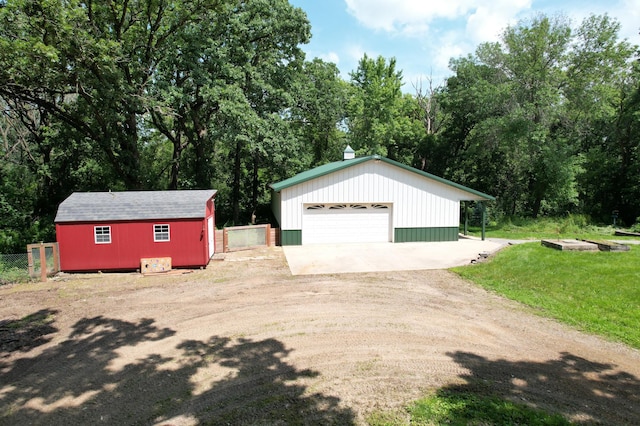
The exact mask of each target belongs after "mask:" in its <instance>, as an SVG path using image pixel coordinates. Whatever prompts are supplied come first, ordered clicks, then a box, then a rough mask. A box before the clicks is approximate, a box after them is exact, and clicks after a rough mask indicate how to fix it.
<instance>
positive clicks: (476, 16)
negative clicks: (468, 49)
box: [466, 0, 531, 43]
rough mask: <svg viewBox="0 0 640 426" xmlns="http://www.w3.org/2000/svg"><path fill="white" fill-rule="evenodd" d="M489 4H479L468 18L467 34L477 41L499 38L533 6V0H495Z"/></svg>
mask: <svg viewBox="0 0 640 426" xmlns="http://www.w3.org/2000/svg"><path fill="white" fill-rule="evenodd" d="M489 4H490V5H488V6H484V5H483V6H478V7H477V8H476V9H475V11H474V12H473V13H472V14H471V15H470V16H469V18H468V19H467V28H466V32H467V35H468V36H469V37H470V38H471V39H472V40H474V41H475V42H476V43H481V42H485V41H496V40H498V39H499V38H500V34H501V33H502V31H503V30H504V29H505V28H506V27H507V26H508V25H513V24H515V23H516V21H517V16H518V15H519V14H522V13H523V12H526V11H528V10H529V9H530V8H531V0H494V1H493V2H491V3H489Z"/></svg>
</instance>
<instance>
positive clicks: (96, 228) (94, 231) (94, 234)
mask: <svg viewBox="0 0 640 426" xmlns="http://www.w3.org/2000/svg"><path fill="white" fill-rule="evenodd" d="M98 229H100V230H101V233H100V234H99V235H98ZM104 229H107V230H108V232H107V233H104ZM98 236H100V237H105V236H107V237H109V241H98ZM93 241H94V242H95V243H96V244H111V226H94V227H93Z"/></svg>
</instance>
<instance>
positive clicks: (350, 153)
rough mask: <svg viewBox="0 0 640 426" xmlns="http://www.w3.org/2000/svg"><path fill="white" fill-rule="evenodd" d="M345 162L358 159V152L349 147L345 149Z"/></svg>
mask: <svg viewBox="0 0 640 426" xmlns="http://www.w3.org/2000/svg"><path fill="white" fill-rule="evenodd" d="M343 155H344V156H343V157H342V158H343V160H353V159H354V158H356V152H355V151H354V150H353V148H351V147H350V146H349V145H347V147H346V148H345V149H344V153H343Z"/></svg>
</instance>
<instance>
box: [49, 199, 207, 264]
mask: <svg viewBox="0 0 640 426" xmlns="http://www.w3.org/2000/svg"><path fill="white" fill-rule="evenodd" d="M216 192H217V191H215V190H193V191H126V192H75V193H73V194H71V195H70V196H69V198H67V199H66V200H64V201H63V202H62V203H61V204H60V206H59V207H58V214H57V215H56V218H55V224H56V236H57V240H58V246H59V249H60V269H61V270H62V271H67V272H69V271H106V270H134V269H139V268H140V260H141V259H144V258H164V257H170V258H171V265H172V267H178V268H180V267H201V266H205V265H207V263H208V262H209V259H210V258H211V256H213V253H214V249H215V240H214V238H215V237H214V235H215V229H214V223H215V220H214V202H213V200H214V197H215V195H216Z"/></svg>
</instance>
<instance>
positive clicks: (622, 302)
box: [453, 242, 640, 349]
mask: <svg viewBox="0 0 640 426" xmlns="http://www.w3.org/2000/svg"><path fill="white" fill-rule="evenodd" d="M453 271H454V272H456V273H457V274H459V275H460V276H462V277H463V278H466V279H469V280H471V281H473V282H475V283H477V284H479V285H481V286H482V287H485V288H487V289H490V290H493V291H495V292H498V293H500V294H502V295H504V296H506V297H508V298H510V299H513V300H517V301H519V302H522V303H524V304H526V305H528V306H531V307H533V308H535V309H536V310H537V311H538V312H540V313H541V314H543V315H546V316H549V317H552V318H556V319H558V320H560V321H562V322H565V323H567V324H570V325H572V326H574V327H576V328H578V329H580V330H583V331H586V332H590V333H596V334H599V335H602V336H605V337H607V338H610V339H613V340H617V341H620V342H624V343H626V344H628V345H630V346H632V347H634V348H638V349H640V246H631V251H628V252H572V251H558V250H553V249H550V248H546V247H543V246H541V244H540V243H539V242H536V243H527V244H522V245H517V246H513V247H510V248H508V249H505V250H503V251H501V252H499V253H497V254H496V255H495V257H494V258H492V259H491V260H490V261H488V262H484V263H480V264H477V265H473V266H465V267H459V268H454V269H453Z"/></svg>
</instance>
